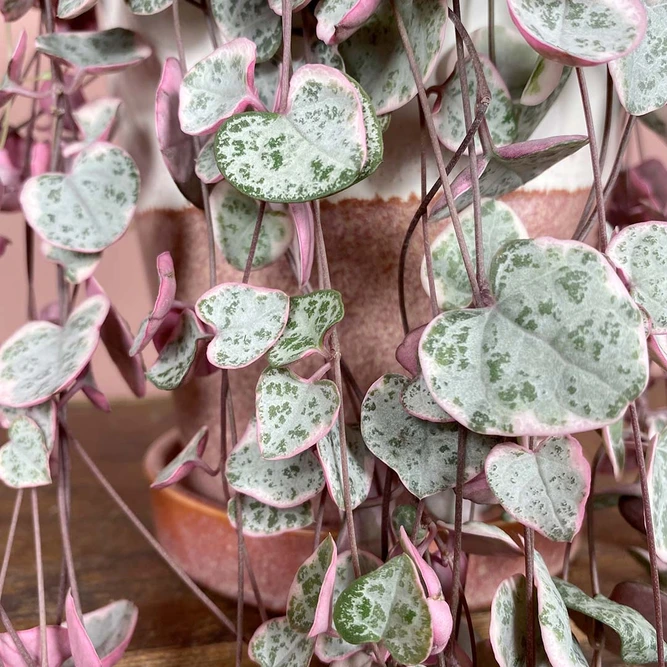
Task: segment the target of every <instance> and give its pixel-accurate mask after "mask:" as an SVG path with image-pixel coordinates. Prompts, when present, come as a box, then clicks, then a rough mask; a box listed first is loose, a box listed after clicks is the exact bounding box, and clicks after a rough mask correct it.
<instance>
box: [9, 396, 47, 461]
mask: <svg viewBox="0 0 667 667" xmlns="http://www.w3.org/2000/svg"><path fill="white" fill-rule="evenodd" d="M19 417H28V418H30V419H32V421H34V422H35V423H36V424H37V426H39V428H40V429H42V434H43V435H44V441H45V443H46V449H47V451H48V452H49V454H50V453H51V451H52V450H53V447H54V445H55V444H56V432H57V431H56V429H57V424H58V417H57V409H56V402H55V401H46V403H40V404H39V405H35V406H33V407H31V408H10V407H7V406H6V405H0V426H2V427H3V428H7V429H8V428H9V427H10V426H11V425H12V423H13V422H14V421H15V420H16V419H18V418H19Z"/></svg>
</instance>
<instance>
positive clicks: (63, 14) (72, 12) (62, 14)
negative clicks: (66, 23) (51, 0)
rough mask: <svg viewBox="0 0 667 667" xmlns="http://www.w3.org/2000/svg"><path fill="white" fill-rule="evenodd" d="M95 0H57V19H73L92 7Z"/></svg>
mask: <svg viewBox="0 0 667 667" xmlns="http://www.w3.org/2000/svg"><path fill="white" fill-rule="evenodd" d="M96 3H97V0H58V11H57V13H56V15H57V16H58V18H59V19H73V18H76V17H77V16H80V15H81V14H83V13H84V12H87V11H88V10H89V9H90V8H91V7H94V6H95V4H96Z"/></svg>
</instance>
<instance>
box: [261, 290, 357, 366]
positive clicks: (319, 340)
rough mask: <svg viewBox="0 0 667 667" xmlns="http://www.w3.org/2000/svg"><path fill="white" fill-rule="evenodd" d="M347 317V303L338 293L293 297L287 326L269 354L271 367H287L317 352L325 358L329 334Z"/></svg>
mask: <svg viewBox="0 0 667 667" xmlns="http://www.w3.org/2000/svg"><path fill="white" fill-rule="evenodd" d="M344 314H345V310H344V308H343V299H342V297H341V295H340V292H337V291H336V290H318V291H316V292H311V293H310V294H304V295H302V296H294V297H292V298H291V299H290V312H289V319H288V320H287V326H286V327H285V331H284V332H283V334H282V336H281V337H280V338H279V339H278V342H277V343H276V344H275V345H274V346H273V348H272V349H271V351H270V352H269V356H268V361H269V364H271V366H286V365H287V364H291V363H292V362H294V361H297V360H299V359H302V358H303V357H306V356H308V355H309V354H313V353H315V352H319V353H320V354H322V355H323V354H324V338H325V336H326V334H327V332H328V331H329V329H331V327H333V326H334V325H335V324H337V323H338V322H340V321H341V320H342V319H343V315H344Z"/></svg>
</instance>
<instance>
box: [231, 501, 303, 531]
mask: <svg viewBox="0 0 667 667" xmlns="http://www.w3.org/2000/svg"><path fill="white" fill-rule="evenodd" d="M227 515H228V517H229V522H230V523H231V524H232V526H234V528H236V498H232V499H231V500H230V501H229V503H227ZM313 520H314V517H313V506H312V505H311V504H310V501H308V502H305V503H304V504H303V505H299V506H298V507H289V508H278V507H271V506H270V505H265V504H264V503H261V502H260V501H259V500H255V498H251V497H250V496H243V534H244V535H250V536H252V537H267V536H269V535H280V534H281V533H288V532H290V531H292V530H299V529H302V528H307V527H308V526H310V524H311V523H313Z"/></svg>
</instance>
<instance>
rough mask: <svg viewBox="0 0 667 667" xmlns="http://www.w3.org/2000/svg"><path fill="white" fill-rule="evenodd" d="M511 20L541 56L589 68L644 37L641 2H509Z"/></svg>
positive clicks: (602, 0) (621, 51)
mask: <svg viewBox="0 0 667 667" xmlns="http://www.w3.org/2000/svg"><path fill="white" fill-rule="evenodd" d="M507 6H508V8H509V12H510V16H511V17H512V20H513V21H514V24H515V25H516V27H517V28H518V29H519V32H520V33H521V34H522V35H523V36H524V38H525V39H526V41H527V42H528V44H530V46H532V47H533V48H534V49H535V51H537V52H538V53H539V54H540V55H542V56H544V57H545V58H548V59H549V60H556V61H558V62H561V63H563V64H564V65H573V66H578V67H586V66H589V65H598V64H600V63H606V62H609V61H610V60H615V59H617V58H620V57H621V56H624V55H625V54H627V53H630V52H631V51H632V50H633V49H636V48H637V46H638V45H639V43H640V42H641V40H642V39H643V37H644V35H645V33H646V23H647V17H646V9H645V7H644V4H643V3H642V2H641V0H588V2H586V3H576V4H572V3H570V2H569V0H556V1H555V2H554V0H507Z"/></svg>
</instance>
